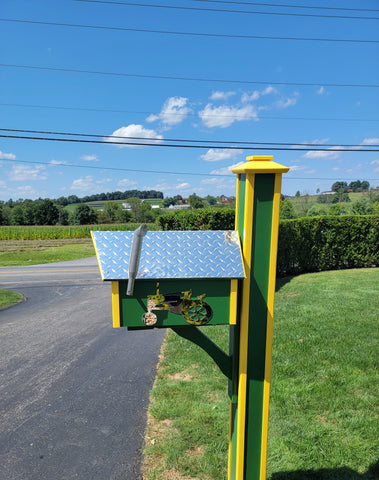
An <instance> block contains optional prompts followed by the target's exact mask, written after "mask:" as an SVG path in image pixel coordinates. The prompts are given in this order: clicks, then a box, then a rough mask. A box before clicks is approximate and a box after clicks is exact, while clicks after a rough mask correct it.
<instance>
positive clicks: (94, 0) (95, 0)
mask: <svg viewBox="0 0 379 480" xmlns="http://www.w3.org/2000/svg"><path fill="white" fill-rule="evenodd" d="M75 1H76V2H85V3H101V4H105V5H122V6H125V7H130V6H132V7H144V8H146V7H147V8H166V9H175V10H192V11H200V12H215V13H243V14H252V15H280V16H288V17H316V18H338V19H344V20H346V19H351V20H379V17H357V16H354V17H353V16H351V15H350V16H349V15H321V14H316V13H288V12H262V11H252V10H231V9H224V8H223V9H221V8H199V7H184V6H178V5H162V4H151V3H134V2H119V1H114V0H108V1H106V0H75Z"/></svg>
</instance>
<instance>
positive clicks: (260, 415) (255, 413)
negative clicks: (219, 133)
mask: <svg viewBox="0 0 379 480" xmlns="http://www.w3.org/2000/svg"><path fill="white" fill-rule="evenodd" d="M272 159H273V157H271V156H252V157H247V162H246V163H244V164H243V165H240V166H238V167H236V168H235V169H233V173H236V174H237V205H236V229H237V230H238V232H239V235H240V238H241V242H242V254H243V260H244V268H245V274H246V278H245V279H244V280H241V281H240V288H239V319H240V321H239V322H237V323H238V325H237V326H235V327H234V326H232V327H231V330H232V332H231V355H232V357H233V378H232V382H231V391H232V395H231V407H230V411H231V418H230V448H229V480H265V479H266V458H267V431H268V410H269V392H270V377H271V351H272V334H273V313H274V295H275V278H276V256H277V245H278V228H279V209H280V195H281V179H282V174H283V173H285V172H287V171H288V170H289V168H288V167H284V166H282V165H279V164H277V163H275V162H273V161H272ZM237 359H238V361H237Z"/></svg>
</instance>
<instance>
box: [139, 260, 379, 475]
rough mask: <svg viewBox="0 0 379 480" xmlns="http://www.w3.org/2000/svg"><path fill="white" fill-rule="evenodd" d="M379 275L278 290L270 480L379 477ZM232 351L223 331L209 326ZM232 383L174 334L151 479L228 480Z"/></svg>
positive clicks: (156, 394)
mask: <svg viewBox="0 0 379 480" xmlns="http://www.w3.org/2000/svg"><path fill="white" fill-rule="evenodd" d="M378 290H379V270H378V269H360V270H344V271H332V272H320V273H315V274H307V275H301V276H298V277H294V278H290V279H284V280H281V281H279V282H278V288H277V294H276V301H275V325H274V345H273V367H272V386H271V402H270V423H269V441H268V471H267V478H268V479H270V480H302V479H307V480H374V479H378V478H379V470H378V464H377V459H378V453H379V448H378V440H377V438H378V404H377V399H378V375H377V365H378V328H377V312H378V311H379V295H378ZM204 328H205V331H206V333H207V334H208V335H209V336H211V337H212V339H213V340H214V341H215V342H216V343H218V344H219V345H220V346H222V347H223V348H224V349H225V350H227V345H228V329H227V327H222V326H221V327H204ZM228 422H229V400H228V396H227V381H226V379H225V378H224V377H223V376H222V374H221V373H220V372H219V371H218V369H217V367H216V366H215V365H214V364H213V362H212V361H211V360H210V359H209V358H208V357H207V355H206V354H205V353H204V352H202V351H201V350H200V349H199V348H198V347H196V346H194V345H192V344H191V343H190V342H187V341H186V340H183V339H182V338H180V337H178V336H176V335H175V334H174V333H173V332H170V331H169V332H168V336H167V339H166V342H165V344H164V346H163V348H162V354H161V360H160V365H159V369H158V372H157V379H156V382H155V386H154V389H153V390H152V392H151V405H150V409H149V414H148V429H147V434H146V447H145V452H144V454H145V466H144V478H145V480H158V479H159V480H174V479H175V480H190V479H192V478H193V479H195V478H196V479H199V480H200V479H201V480H226V478H227V473H226V472H227V450H228V428H229V427H228Z"/></svg>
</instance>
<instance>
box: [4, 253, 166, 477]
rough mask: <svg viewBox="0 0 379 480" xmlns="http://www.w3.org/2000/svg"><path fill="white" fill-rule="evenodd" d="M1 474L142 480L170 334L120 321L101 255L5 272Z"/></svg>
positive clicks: (7, 475) (9, 475)
mask: <svg viewBox="0 0 379 480" xmlns="http://www.w3.org/2000/svg"><path fill="white" fill-rule="evenodd" d="M0 288H9V289H13V290H16V291H19V292H21V293H22V294H23V295H24V297H25V301H24V302H22V303H20V304H19V305H17V306H15V307H12V308H9V309H5V310H1V311H0V479H1V480H3V479H4V480H37V479H38V480H72V479H83V480H137V479H139V478H140V461H141V453H140V452H141V447H142V444H143V438H144V428H145V422H146V408H147V405H148V392H149V390H150V388H151V386H152V382H153V379H154V375H155V368H156V363H157V359H158V354H159V349H160V345H161V342H162V339H163V335H164V332H163V331H158V330H151V331H145V332H128V331H127V330H126V329H116V330H115V329H113V328H112V326H111V290H110V285H109V284H107V283H102V282H101V280H100V275H99V271H98V268H97V264H96V260H95V259H94V258H90V259H83V260H80V261H73V262H62V263H60V264H53V265H52V264H50V265H39V266H28V267H15V268H0Z"/></svg>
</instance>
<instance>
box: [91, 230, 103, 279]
mask: <svg viewBox="0 0 379 480" xmlns="http://www.w3.org/2000/svg"><path fill="white" fill-rule="evenodd" d="M91 238H92V243H93V246H94V247H95V253H96V260H97V264H98V265H99V270H100V275H101V280H102V281H103V282H104V276H103V271H102V269H101V264H100V259H99V255H98V254H97V248H96V243H95V239H94V238H93V232H92V230H91Z"/></svg>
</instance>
